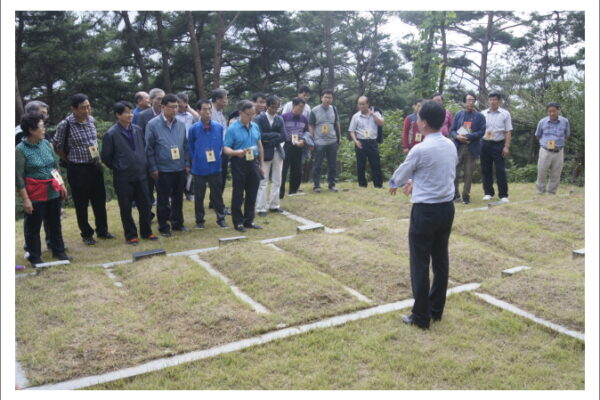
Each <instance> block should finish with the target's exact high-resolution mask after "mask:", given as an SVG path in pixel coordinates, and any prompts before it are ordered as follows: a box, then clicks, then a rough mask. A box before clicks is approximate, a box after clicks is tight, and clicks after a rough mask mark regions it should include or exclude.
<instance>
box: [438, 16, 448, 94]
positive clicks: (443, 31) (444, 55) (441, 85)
mask: <svg viewBox="0 0 600 400" xmlns="http://www.w3.org/2000/svg"><path fill="white" fill-rule="evenodd" d="M440 34H441V36H442V65H441V66H440V82H439V84H438V90H437V91H438V93H440V94H443V93H444V81H445V80H446V68H448V47H447V45H446V11H444V12H443V13H442V22H441V24H440Z"/></svg>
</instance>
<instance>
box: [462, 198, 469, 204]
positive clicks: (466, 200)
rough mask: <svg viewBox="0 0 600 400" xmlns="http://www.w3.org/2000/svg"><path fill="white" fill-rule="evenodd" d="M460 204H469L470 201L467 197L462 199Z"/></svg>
mask: <svg viewBox="0 0 600 400" xmlns="http://www.w3.org/2000/svg"><path fill="white" fill-rule="evenodd" d="M462 202H463V204H469V203H470V202H471V200H470V199H469V198H467V197H463V200H462Z"/></svg>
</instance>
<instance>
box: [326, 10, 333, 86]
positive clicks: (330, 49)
mask: <svg viewBox="0 0 600 400" xmlns="http://www.w3.org/2000/svg"><path fill="white" fill-rule="evenodd" d="M332 19H333V16H332V14H331V11H326V12H325V24H324V25H325V26H324V36H325V52H326V54H327V67H328V70H327V88H328V89H332V90H333V87H334V86H335V65H334V64H333V39H332V33H331V30H332V24H333V21H332Z"/></svg>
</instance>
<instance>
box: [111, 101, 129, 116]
mask: <svg viewBox="0 0 600 400" xmlns="http://www.w3.org/2000/svg"><path fill="white" fill-rule="evenodd" d="M127 108H129V109H130V110H133V104H131V103H130V102H128V101H125V100H121V101H117V102H116V103H115V104H114V105H113V111H114V113H115V114H119V115H121V114H123V112H125V109H127Z"/></svg>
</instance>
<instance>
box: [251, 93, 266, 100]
mask: <svg viewBox="0 0 600 400" xmlns="http://www.w3.org/2000/svg"><path fill="white" fill-rule="evenodd" d="M261 97H262V98H263V99H265V100H266V99H267V95H266V94H264V93H263V92H256V93H254V94H253V95H252V101H256V100H258V99H260V98H261Z"/></svg>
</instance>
